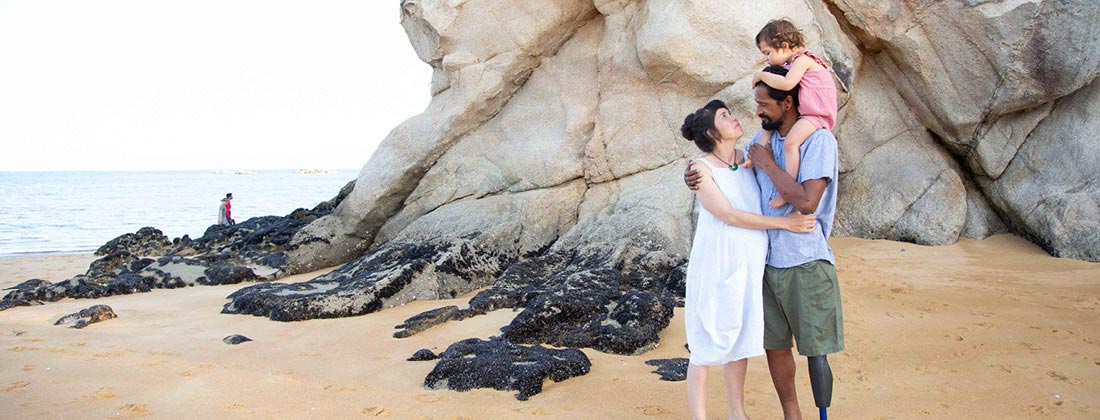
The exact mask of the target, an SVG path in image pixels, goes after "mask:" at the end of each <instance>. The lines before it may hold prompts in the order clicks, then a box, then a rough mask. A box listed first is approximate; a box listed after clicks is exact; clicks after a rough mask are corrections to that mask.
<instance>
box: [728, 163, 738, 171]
mask: <svg viewBox="0 0 1100 420" xmlns="http://www.w3.org/2000/svg"><path fill="white" fill-rule="evenodd" d="M737 167H738V166H737V163H733V164H732V165H730V166H729V169H730V170H731V171H736V170H737Z"/></svg>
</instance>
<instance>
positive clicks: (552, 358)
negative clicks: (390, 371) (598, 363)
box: [424, 338, 592, 401]
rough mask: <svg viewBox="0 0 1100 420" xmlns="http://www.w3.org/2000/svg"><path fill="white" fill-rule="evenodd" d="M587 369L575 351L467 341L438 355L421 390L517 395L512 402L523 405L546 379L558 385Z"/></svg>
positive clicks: (587, 364) (497, 340)
mask: <svg viewBox="0 0 1100 420" xmlns="http://www.w3.org/2000/svg"><path fill="white" fill-rule="evenodd" d="M591 368H592V362H590V361H589V360H588V356H585V355H584V353H583V352H581V351H580V350H576V349H562V350H554V349H548V348H545V347H542V346H537V345H536V346H520V345H516V344H512V343H510V342H508V341H507V340H504V339H500V338H493V339H490V340H481V339H477V338H470V339H466V340H462V341H459V342H457V343H454V344H452V345H451V346H450V347H447V350H446V351H444V352H443V353H441V354H440V355H439V362H437V363H436V365H435V368H434V369H432V371H431V372H429V373H428V376H427V377H426V378H424V387H425V388H429V389H451V390H454V391H469V390H471V389H474V388H493V389H496V390H500V391H518V393H517V394H516V399H517V400H520V401H526V400H527V399H528V398H530V397H531V396H533V395H536V394H538V393H540V392H542V383H543V381H545V380H546V379H548V378H549V379H551V380H553V381H554V382H561V381H564V380H566V379H569V378H572V377H574V376H580V375H584V374H587V373H588V371H589V370H590V369H591Z"/></svg>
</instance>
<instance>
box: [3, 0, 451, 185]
mask: <svg viewBox="0 0 1100 420" xmlns="http://www.w3.org/2000/svg"><path fill="white" fill-rule="evenodd" d="M430 81H431V68H430V67H429V66H428V65H427V64H425V63H423V62H421V61H420V60H419V59H418V58H417V57H416V53H415V52H414V51H413V49H412V47H411V46H410V44H409V41H408V38H407V37H406V35H405V32H404V30H403V29H402V28H401V25H400V6H399V1H397V0H386V1H379V0H358V1H353V0H333V1H330V0H322V1H309V2H306V1H295V2H291V1H278V0H276V1H271V0H263V1H260V0H219V1H208V0H187V1H157V0H133V1H121V0H115V1H88V0H82V1H72V0H66V1H60V0H50V1H42V0H17V1H8V0H0V143H2V144H3V146H2V149H0V150H2V152H0V171H25V170H34V171H39V170H175V169H229V170H234V169H301V168H320V169H330V168H341V169H343V168H347V169H359V168H360V167H362V165H363V164H364V163H366V161H367V159H368V158H369V157H370V154H371V153H372V152H373V151H374V149H375V148H376V147H377V145H378V143H379V142H381V140H382V139H383V138H385V136H386V135H387V134H388V133H389V131H390V130H391V129H392V128H393V127H395V126H397V125H398V124H399V123H401V122H402V121H404V120H405V119H408V118H409V117H412V116H413V115H416V114H418V113H420V112H422V111H423V110H424V108H425V107H426V106H427V104H428V101H429V99H430V97H429V94H430V93H429V84H430Z"/></svg>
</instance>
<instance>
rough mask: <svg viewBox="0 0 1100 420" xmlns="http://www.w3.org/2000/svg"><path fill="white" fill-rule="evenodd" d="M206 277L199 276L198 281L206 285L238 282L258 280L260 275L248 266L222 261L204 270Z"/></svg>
mask: <svg viewBox="0 0 1100 420" xmlns="http://www.w3.org/2000/svg"><path fill="white" fill-rule="evenodd" d="M203 274H205V276H204V277H199V278H198V280H197V281H198V282H199V283H200V284H205V285H219V284H237V283H240V282H243V281H252V280H256V279H257V278H258V276H256V273H254V272H253V271H252V269H251V268H248V267H240V266H236V265H231V264H226V263H220V264H215V265H214V266H212V267H210V268H207V269H206V270H203Z"/></svg>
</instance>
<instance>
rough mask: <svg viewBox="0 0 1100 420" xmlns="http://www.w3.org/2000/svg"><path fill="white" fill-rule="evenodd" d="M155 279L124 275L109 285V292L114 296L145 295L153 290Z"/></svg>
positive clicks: (131, 274)
mask: <svg viewBox="0 0 1100 420" xmlns="http://www.w3.org/2000/svg"><path fill="white" fill-rule="evenodd" d="M155 281H156V279H155V278H153V277H151V276H150V277H143V276H140V275H138V274H134V273H122V274H120V275H119V276H118V277H115V278H114V279H113V280H111V281H110V282H108V283H107V292H108V293H110V294H112V295H128V294H131V293H145V292H148V291H150V290H153V283H154V282H155Z"/></svg>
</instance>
